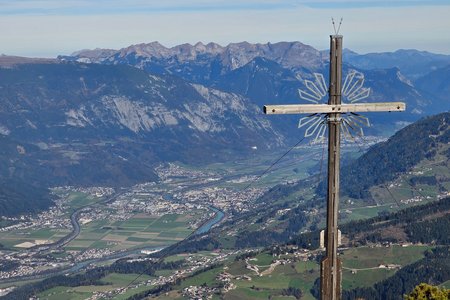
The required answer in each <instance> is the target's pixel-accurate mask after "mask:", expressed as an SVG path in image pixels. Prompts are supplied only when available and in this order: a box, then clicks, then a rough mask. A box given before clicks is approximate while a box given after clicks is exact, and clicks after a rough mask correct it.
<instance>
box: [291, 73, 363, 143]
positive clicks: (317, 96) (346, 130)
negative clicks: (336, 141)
mask: <svg viewBox="0 0 450 300" xmlns="http://www.w3.org/2000/svg"><path fill="white" fill-rule="evenodd" d="M313 75H314V81H311V80H305V81H304V83H305V87H306V89H307V90H306V91H305V90H300V89H299V90H298V92H299V95H300V98H301V99H303V100H305V101H309V102H312V103H315V104H319V103H320V102H321V101H322V99H323V98H324V97H325V96H326V95H327V91H328V88H327V86H326V84H325V78H324V77H323V75H322V74H320V73H313ZM341 94H342V100H343V101H342V102H343V103H345V102H347V103H355V102H359V101H361V100H363V99H366V98H367V97H369V95H370V88H365V87H364V74H363V73H361V72H358V71H355V70H352V71H350V72H349V73H348V74H347V76H346V77H345V80H344V84H343V85H342V89H341ZM341 116H342V122H341V130H342V133H343V137H344V139H347V140H354V136H355V135H361V136H362V135H364V132H363V129H362V126H370V122H369V119H368V118H366V117H364V116H362V115H359V114H356V113H348V114H342V115H341ZM326 123H327V114H312V115H309V116H306V117H303V118H301V119H300V120H299V123H298V128H302V127H306V130H305V137H311V136H314V139H313V140H312V141H311V142H312V143H321V142H323V141H324V140H325V133H326V131H327V126H326ZM354 133H355V134H354Z"/></svg>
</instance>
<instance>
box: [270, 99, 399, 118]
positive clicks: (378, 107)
mask: <svg viewBox="0 0 450 300" xmlns="http://www.w3.org/2000/svg"><path fill="white" fill-rule="evenodd" d="M405 109H406V104H405V103H404V102H380V103H353V104H290V105H264V113H265V114H268V115H276V114H315V113H319V114H320V113H325V114H329V113H349V112H379V111H404V110H405Z"/></svg>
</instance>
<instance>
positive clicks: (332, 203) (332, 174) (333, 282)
mask: <svg viewBox="0 0 450 300" xmlns="http://www.w3.org/2000/svg"><path fill="white" fill-rule="evenodd" d="M341 83H342V35H338V34H335V35H331V36H330V83H329V87H328V104H298V105H297V104H292V105H265V106H264V113H265V114H326V116H327V118H326V120H327V123H328V188H327V223H326V229H325V257H324V258H323V260H322V262H321V265H320V266H321V269H320V295H321V299H322V300H339V299H341V277H342V271H341V260H340V259H339V258H338V255H337V249H338V224H337V221H338V216H339V209H338V206H339V168H340V141H341V131H340V129H341V125H343V126H344V129H345V124H343V121H342V120H343V119H342V117H341V115H342V114H349V113H350V114H355V113H357V112H383V111H386V112H391V111H404V110H405V109H406V105H405V103H403V102H382V103H357V104H356V103H348V104H347V103H342V102H341V94H342V91H341V89H342V88H341ZM305 136H306V135H305Z"/></svg>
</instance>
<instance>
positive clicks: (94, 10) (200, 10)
mask: <svg viewBox="0 0 450 300" xmlns="http://www.w3.org/2000/svg"><path fill="white" fill-rule="evenodd" d="M449 15H450V0H445V1H444V0H429V1H427V0H421V1H419V0H391V1H366V0H347V1H341V0H316V1H313V0H285V1H280V0H192V1H189V0H157V1H153V0H125V1H124V0H121V1H119V0H0V53H4V54H8V55H23V56H34V57H55V56H56V55H58V54H70V53H72V52H74V51H77V50H80V49H92V48H97V47H100V48H113V49H120V48H122V47H126V46H129V45H131V44H138V43H147V42H152V41H159V42H160V43H162V44H163V45H165V46H174V45H177V44H181V43H191V44H195V43H196V42H198V41H202V42H204V43H208V42H216V43H219V44H222V45H226V44H228V43H230V42H240V41H248V42H253V43H254V42H260V43H266V42H279V41H301V42H303V43H305V44H309V45H311V46H313V47H315V48H318V49H326V48H327V47H328V35H329V34H331V33H332V32H333V29H332V28H333V27H332V25H331V17H334V18H335V19H336V20H339V19H340V18H341V17H343V19H344V21H343V24H342V28H341V33H342V34H343V35H344V43H345V45H344V46H345V47H347V48H350V49H352V50H354V51H357V52H359V53H367V52H380V51H394V50H397V49H401V48H403V49H411V48H414V49H419V50H427V51H431V52H435V53H445V54H450V34H448V32H447V31H448V29H449V28H450V18H449V17H448V16H449Z"/></svg>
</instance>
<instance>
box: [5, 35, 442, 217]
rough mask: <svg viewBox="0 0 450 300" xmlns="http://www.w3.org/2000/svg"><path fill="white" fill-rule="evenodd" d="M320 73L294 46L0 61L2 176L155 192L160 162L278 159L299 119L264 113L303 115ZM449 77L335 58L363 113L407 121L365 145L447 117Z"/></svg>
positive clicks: (304, 49)
mask: <svg viewBox="0 0 450 300" xmlns="http://www.w3.org/2000/svg"><path fill="white" fill-rule="evenodd" d="M327 64H328V54H327V53H325V52H324V51H319V50H316V49H314V48H313V47H311V46H308V45H305V44H303V43H300V42H282V43H274V44H272V43H267V44H250V43H246V42H243V43H235V44H230V45H228V46H225V47H223V46H220V45H218V44H214V43H209V44H206V45H204V44H202V43H197V44H195V45H189V44H183V45H179V46H175V47H172V48H167V47H164V46H162V45H161V44H159V43H157V42H153V43H149V44H140V45H133V46H130V47H127V48H123V49H120V50H113V49H95V50H82V51H78V52H76V53H74V54H72V55H70V56H59V57H58V58H57V59H30V58H20V57H9V56H1V57H0V104H1V106H0V107H1V108H0V117H1V118H0V133H1V134H2V136H3V137H4V139H3V140H2V143H6V144H8V145H10V146H8V147H9V148H8V149H10V151H6V152H1V153H0V155H1V156H2V161H3V164H4V167H3V168H2V170H1V173H0V174H1V176H2V178H3V179H4V180H5V181H9V180H13V181H14V182H22V183H24V182H26V183H27V184H28V185H30V186H32V187H35V188H36V189H40V188H42V187H44V188H46V187H50V186H55V185H84V186H86V185H108V186H126V185H130V184H134V183H137V182H142V181H155V180H158V178H157V176H156V174H155V173H154V171H153V170H154V168H155V166H157V165H158V164H159V163H161V162H166V161H181V162H184V163H189V164H202V163H207V162H213V161H218V160H227V159H234V158H235V157H242V156H245V155H247V154H249V153H253V152H252V151H255V150H254V149H258V151H260V152H264V151H267V150H274V149H279V148H281V147H285V146H286V145H288V144H292V143H293V142H294V141H298V137H299V135H301V132H299V131H298V129H297V126H296V125H297V122H298V119H299V117H298V116H282V117H281V116H273V117H270V118H269V117H266V116H264V115H263V114H262V112H261V108H262V105H264V104H281V103H283V104H289V103H301V100H300V99H299V96H298V89H305V86H304V81H303V80H304V79H312V78H313V73H315V72H319V73H323V74H324V76H325V78H327V76H328V75H327V73H328V66H327ZM449 66H450V56H445V55H438V54H431V53H424V52H419V51H416V50H401V51H397V52H394V53H384V54H370V55H369V54H367V55H359V54H356V53H354V52H351V51H350V50H346V51H345V53H344V74H345V73H349V72H351V71H352V70H356V71H359V72H362V73H364V74H365V86H366V87H369V88H371V90H372V93H371V96H370V98H369V101H405V102H407V107H408V110H407V112H406V113H403V114H395V115H394V114H377V115H375V114H374V115H373V116H372V115H370V119H371V122H372V123H373V124H375V125H377V126H374V127H373V128H370V129H369V133H372V134H383V133H385V132H393V131H394V130H396V129H398V128H401V127H403V126H405V124H408V123H411V122H414V121H416V120H418V119H419V118H421V117H423V116H426V115H430V114H434V113H437V112H440V111H446V110H448V109H449V108H450V101H449V98H448V97H447V93H446V92H445V91H446V89H447V90H448V89H449V87H450V85H449V82H448V80H446V79H447V78H449V77H448V76H446V74H448V72H449V70H450V69H449ZM325 100H326V99H323V101H325ZM11 149H12V150H11ZM99 157H101V159H99ZM0 193H1V191H0ZM19 198H20V197H19ZM17 203H19V202H17ZM46 203H47V202H46ZM18 211H20V209H19V210H18ZM16 212H17V211H15V212H14V213H16Z"/></svg>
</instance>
